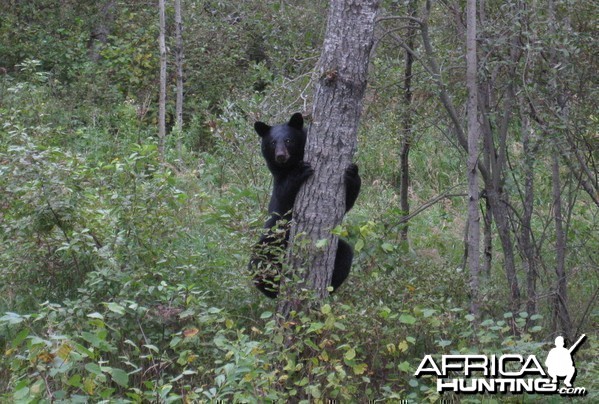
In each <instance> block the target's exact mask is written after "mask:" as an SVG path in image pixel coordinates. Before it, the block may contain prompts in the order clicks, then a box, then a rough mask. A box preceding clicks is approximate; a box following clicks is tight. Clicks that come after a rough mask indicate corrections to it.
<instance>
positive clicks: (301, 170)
mask: <svg viewBox="0 0 599 404" xmlns="http://www.w3.org/2000/svg"><path fill="white" fill-rule="evenodd" d="M297 170H298V176H299V177H301V178H302V179H303V180H307V179H308V178H310V177H311V176H312V175H314V169H313V168H312V165H310V163H308V162H307V161H302V162H301V163H300V164H299V166H298V167H297Z"/></svg>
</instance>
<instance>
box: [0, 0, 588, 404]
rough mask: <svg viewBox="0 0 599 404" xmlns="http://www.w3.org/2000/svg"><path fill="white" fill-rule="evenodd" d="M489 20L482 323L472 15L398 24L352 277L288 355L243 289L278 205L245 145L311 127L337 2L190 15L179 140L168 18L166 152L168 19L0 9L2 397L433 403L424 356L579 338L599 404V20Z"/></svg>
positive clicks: (484, 34) (530, 15)
mask: <svg viewBox="0 0 599 404" xmlns="http://www.w3.org/2000/svg"><path fill="white" fill-rule="evenodd" d="M478 5H479V10H478V14H477V19H478V24H479V25H478V27H479V28H478V32H477V44H478V75H477V78H478V92H479V95H478V110H479V114H480V115H479V121H480V122H481V142H480V158H479V163H478V169H479V172H480V175H481V180H480V194H479V195H480V214H481V221H480V226H481V232H482V233H481V234H482V236H483V237H482V238H481V242H480V259H481V279H480V286H479V289H478V290H477V291H476V299H473V298H472V290H471V286H470V274H469V272H468V269H467V268H468V267H467V260H468V257H467V256H466V255H465V251H467V249H466V244H467V243H466V240H467V238H468V237H467V236H468V235H467V234H466V229H467V227H468V226H467V221H468V214H467V213H468V212H467V211H468V200H467V199H468V198H467V184H468V181H467V162H468V161H467V157H468V156H467V149H466V148H464V144H463V141H462V139H463V136H464V130H465V127H466V120H467V104H466V98H467V92H466V85H465V83H466V81H465V80H466V77H465V73H466V68H465V66H466V60H465V54H466V48H465V38H466V34H465V33H466V30H465V29H466V26H465V21H466V19H465V18H466V15H465V2H464V1H452V0H443V1H422V0H406V1H392V0H386V1H383V2H382V3H381V10H380V15H379V18H378V21H377V25H376V31H375V36H376V42H375V46H374V48H373V51H372V53H371V68H370V76H369V87H368V90H367V94H366V97H365V100H364V111H363V114H362V118H361V127H360V132H359V143H358V153H357V155H356V160H357V161H356V162H357V163H358V165H359V166H360V170H361V175H362V179H363V186H362V193H361V195H360V197H359V199H358V202H357V204H356V206H355V207H354V209H353V210H352V212H351V213H350V214H348V216H347V217H346V218H345V221H344V224H343V226H342V227H341V228H340V229H338V231H339V232H340V233H341V234H344V237H346V238H347V239H348V240H350V241H351V243H352V244H353V245H354V246H355V251H356V257H355V260H354V265H353V269H352V273H351V274H350V277H349V279H348V281H347V282H346V284H345V285H343V286H342V287H341V288H340V290H339V291H338V292H337V293H335V295H334V296H333V297H331V298H329V299H328V300H327V301H325V302H323V304H322V305H320V306H319V309H317V310H315V311H309V312H305V313H298V314H297V317H296V318H295V319H294V320H293V321H292V322H291V323H290V324H288V325H287V326H288V327H289V329H291V331H292V332H293V334H294V335H295V336H296V338H295V339H294V342H293V343H292V344H290V343H288V341H286V340H285V336H286V335H288V334H287V332H288V331H289V330H282V329H281V327H280V324H278V323H277V321H276V318H275V317H276V314H275V303H273V302H272V301H270V300H267V299H265V298H264V297H263V296H262V295H261V294H260V293H259V292H258V291H257V290H255V288H254V287H253V286H252V282H251V276H250V274H248V273H247V270H246V267H247V262H248V260H249V256H250V253H251V249H252V245H253V243H255V241H256V240H257V239H258V237H259V234H260V231H261V227H262V225H263V223H264V220H265V217H266V212H267V203H268V198H269V195H270V188H271V178H270V175H269V173H268V171H267V169H266V167H265V164H264V161H263V159H262V156H261V155H260V150H259V139H258V136H257V135H256V134H255V133H254V132H253V122H254V121H256V120H263V121H266V122H268V123H278V122H284V121H286V120H287V119H288V118H289V116H291V114H292V113H293V112H297V111H301V112H303V113H304V114H306V115H307V118H308V119H309V118H310V116H309V115H310V112H311V99H312V98H311V97H312V95H313V94H312V90H313V85H314V80H315V79H316V78H315V77H314V75H313V69H314V66H315V65H316V62H317V60H318V57H319V55H320V47H321V45H322V42H323V35H324V30H325V23H326V21H325V20H326V19H325V16H326V10H327V4H326V2H322V1H308V0H300V1H296V2H284V1H274V0H266V1H264V0H260V1H254V0H247V1H243V2H220V1H208V0H206V1H192V0H181V10H182V13H181V14H182V19H183V36H182V41H183V42H182V47H181V48H182V50H183V55H184V59H183V72H184V73H183V81H182V84H183V89H184V93H183V94H184V102H183V103H182V105H183V109H182V121H183V124H182V126H181V125H177V119H176V117H177V113H176V112H177V110H176V105H175V104H176V102H175V100H176V97H175V92H176V87H177V74H176V69H175V68H174V66H175V53H176V52H175V50H176V49H179V47H178V46H177V43H176V35H175V31H176V29H175V23H174V21H175V8H174V3H173V2H166V47H167V53H166V54H167V56H168V64H167V66H168V70H167V71H168V73H167V75H166V83H167V99H166V104H165V107H166V111H165V114H166V117H167V120H166V121H167V122H166V128H165V137H164V138H163V140H164V148H163V149H162V148H161V147H160V146H161V144H160V143H161V142H160V139H161V138H160V137H159V135H158V121H159V120H158V117H159V108H158V104H159V77H160V75H159V46H158V41H157V38H158V34H159V12H158V5H157V4H155V3H154V2H148V1H135V0H131V1H123V0H104V1H89V0H83V1H74V0H34V1H19V0H5V1H2V2H1V3H0V13H1V16H2V17H1V20H0V228H1V231H0V350H1V351H2V352H3V355H2V356H1V357H0V398H2V399H5V400H8V401H14V402H50V401H61V400H64V401H65V402H67V401H68V402H86V401H93V402H99V401H102V400H108V401H111V402H119V401H121V402H141V401H156V402H176V401H180V400H184V401H187V402H190V401H194V400H218V399H223V400H238V401H250V402H255V401H261V400H264V399H271V400H293V399H297V398H303V399H312V400H323V399H325V398H336V399H339V400H344V401H365V400H376V399H409V400H412V401H414V402H421V401H425V400H426V401H435V400H438V399H439V393H437V391H436V385H435V381H434V379H431V378H426V377H425V378H421V379H416V378H415V377H414V376H413V374H414V372H415V370H416V368H417V366H418V364H419V363H420V361H421V360H422V358H423V357H424V355H426V354H433V355H441V354H449V353H461V354H467V353H475V354H478V353H481V354H482V353H484V354H489V355H491V354H501V353H518V354H521V355H530V354H536V355H537V356H538V357H539V358H544V357H545V356H546V353H547V351H548V349H549V348H550V347H551V346H552V344H553V340H554V338H555V337H556V336H557V335H563V336H565V337H566V338H567V340H568V341H569V343H573V341H575V338H576V337H578V336H579V335H580V334H582V333H586V334H587V336H588V339H587V341H586V342H585V344H584V345H583V346H582V347H581V349H580V350H578V351H577V353H576V356H575V360H576V365H577V369H578V376H577V379H576V383H575V385H576V386H584V387H585V388H586V389H587V396H586V397H584V398H583V399H582V400H590V402H592V401H593V398H595V399H596V398H597V395H598V392H599V383H598V382H597V376H598V373H597V367H596V364H597V357H598V352H599V343H598V341H597V334H598V333H597V330H598V329H599V321H598V319H599V311H598V309H597V298H598V294H599V256H598V251H599V231H598V230H599V217H598V213H599V209H598V208H599V179H598V172H599V168H598V167H597V163H598V162H597V159H598V157H599V156H598V150H599V135H598V130H597V129H598V120H599V117H598V116H597V111H598V108H597V107H598V105H597V100H598V94H597V92H598V89H599V86H598V80H597V67H598V64H597V59H596V57H597V52H596V48H597V40H596V34H597V18H596V16H597V15H599V10H598V5H597V4H596V2H592V1H574V0H543V1H535V2H528V1H515V0H514V1H491V0H487V1H480V2H478ZM473 301H475V302H476V303H477V304H478V308H477V311H476V313H474V314H473V313H472V303H473ZM443 398H449V399H455V400H460V401H462V402H467V401H478V400H480V398H482V397H476V396H471V397H468V398H465V397H464V396H453V397H452V396H451V395H448V394H446V395H445V396H444V397H443ZM487 398H488V399H490V400H496V401H508V402H509V401H518V402H520V401H521V398H520V397H518V396H509V395H508V396H503V397H502V396H489V397H487ZM527 399H530V401H539V402H541V401H543V402H546V400H547V397H546V396H542V397H537V396H529V397H527ZM555 400H558V401H559V398H555Z"/></svg>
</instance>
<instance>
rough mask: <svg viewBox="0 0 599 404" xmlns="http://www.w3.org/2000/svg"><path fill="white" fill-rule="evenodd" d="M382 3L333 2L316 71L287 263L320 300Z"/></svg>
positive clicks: (288, 302)
mask: <svg viewBox="0 0 599 404" xmlns="http://www.w3.org/2000/svg"><path fill="white" fill-rule="evenodd" d="M378 3H379V1H378V0H333V1H331V3H330V8H329V12H328V19H327V29H326V33H325V40H324V46H323V50H322V54H321V57H320V60H319V62H318V67H317V72H318V77H319V78H318V82H317V84H316V94H315V97H314V106H313V110H312V115H313V119H314V120H313V123H312V124H311V126H310V128H309V131H308V140H307V145H306V153H305V160H306V161H307V162H309V163H310V164H311V165H312V167H313V168H314V175H313V176H312V177H311V178H310V179H308V181H306V183H305V184H304V186H303V187H302V189H301V190H300V192H299V194H298V196H297V198H296V201H295V207H294V214H293V218H294V221H295V224H294V225H293V226H292V229H291V236H290V240H291V242H290V249H289V250H290V252H289V258H290V259H289V262H290V269H291V270H292V271H293V272H294V273H296V274H299V275H300V276H301V278H302V279H303V281H304V282H305V286H306V287H308V288H310V289H312V290H314V291H316V293H317V295H318V296H319V297H320V298H323V297H325V296H326V295H327V294H328V291H327V287H328V286H329V285H330V284H331V278H332V273H333V265H334V261H335V253H336V250H337V241H338V240H337V238H336V237H332V235H331V230H332V229H333V228H334V227H335V226H337V225H338V224H339V223H341V220H342V219H343V215H344V213H345V187H344V173H345V169H346V168H347V167H348V166H349V164H350V163H351V161H352V157H353V155H354V152H355V149H356V143H357V138H356V134H357V129H358V123H359V119H360V114H361V110H362V98H363V96H364V93H365V90H366V78H367V73H368V63H369V54H370V50H371V48H372V45H373V32H374V21H375V17H376V12H377V9H378ZM300 234H301V235H302V237H299V236H298V235H300ZM299 239H301V242H300V241H298V240H299ZM319 240H328V243H327V244H326V246H324V247H322V243H317V242H318V241H319ZM305 241H307V243H306V242H305ZM316 244H318V245H319V246H320V247H321V248H317V247H316ZM301 245H307V247H305V248H304V247H300V246H301ZM302 270H303V272H302ZM289 289H290V288H289ZM297 294H298V291H297V290H287V294H286V296H285V297H286V298H284V299H282V300H281V301H280V304H279V308H278V311H279V313H281V314H283V315H284V316H285V317H287V316H288V314H289V312H290V310H292V309H295V308H297V307H298V306H299V301H298V299H297ZM289 297H291V299H289Z"/></svg>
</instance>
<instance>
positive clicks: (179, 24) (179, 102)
mask: <svg viewBox="0 0 599 404" xmlns="http://www.w3.org/2000/svg"><path fill="white" fill-rule="evenodd" d="M175 65H176V67H177V98H176V102H175V115H176V121H175V124H176V127H177V134H178V139H177V154H178V157H179V164H182V163H183V156H182V153H183V151H182V147H183V146H182V144H181V142H182V139H181V136H182V131H183V18H182V17H181V0H175Z"/></svg>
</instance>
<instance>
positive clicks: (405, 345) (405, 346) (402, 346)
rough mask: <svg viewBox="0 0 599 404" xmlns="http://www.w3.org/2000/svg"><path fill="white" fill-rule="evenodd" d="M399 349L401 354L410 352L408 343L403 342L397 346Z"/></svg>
mask: <svg viewBox="0 0 599 404" xmlns="http://www.w3.org/2000/svg"><path fill="white" fill-rule="evenodd" d="M397 349H399V350H400V351H401V352H405V351H407V350H408V341H405V340H404V341H401V342H400V343H399V344H397Z"/></svg>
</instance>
